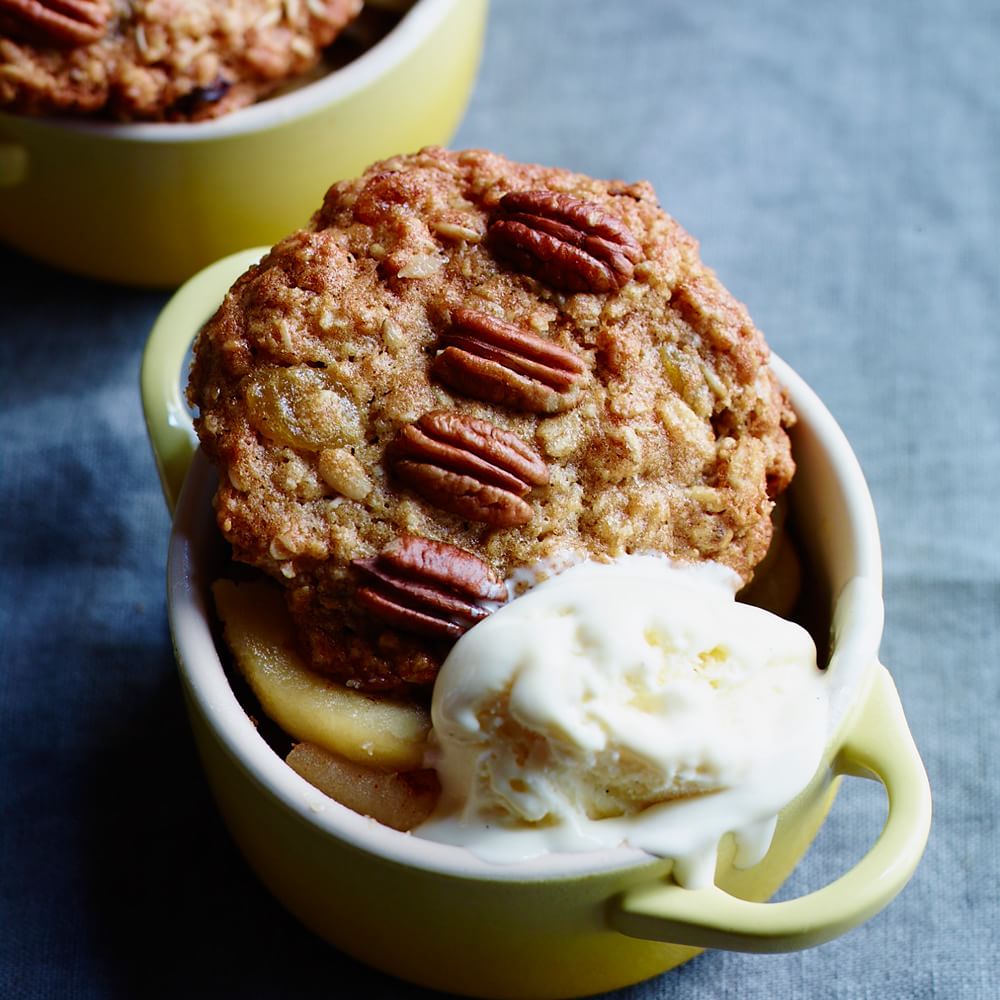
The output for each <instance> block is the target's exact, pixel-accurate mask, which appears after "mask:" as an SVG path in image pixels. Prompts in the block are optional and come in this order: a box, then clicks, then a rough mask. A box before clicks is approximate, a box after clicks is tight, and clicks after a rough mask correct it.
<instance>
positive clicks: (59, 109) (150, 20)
mask: <svg viewBox="0 0 1000 1000" xmlns="http://www.w3.org/2000/svg"><path fill="white" fill-rule="evenodd" d="M111 6H112V15H111V17H110V18H109V19H108V23H107V28H106V30H105V31H104V33H103V35H102V37H100V38H99V39H98V40H97V41H94V42H92V43H90V44H82V45H76V46H69V47H67V46H66V45H64V44H62V45H60V44H45V39H44V38H39V37H38V35H37V32H34V33H33V32H24V31H21V30H19V28H20V24H18V23H15V22H14V21H13V20H12V19H7V20H4V19H3V18H2V16H0V108H3V109H4V110H7V111H13V112H16V113H19V114H30V115H51V114H62V115H80V114H95V113H98V112H100V113H104V114H107V115H108V116H110V117H113V118H118V119H123V120H169V121H177V120H192V121H198V120H203V119H208V118H216V117H218V116H219V115H222V114H225V113H227V112H229V111H233V110H235V109H236V108H240V107H243V106H245V105H247V104H251V103H253V101H255V100H257V99H258V98H259V97H262V96H264V95H266V94H268V93H271V92H272V91H273V90H275V89H276V88H277V87H278V86H280V85H281V84H282V83H283V82H284V81H285V80H288V79H290V78H292V77H295V76H298V75H300V74H303V73H305V72H307V71H308V70H309V69H310V68H311V67H313V66H314V65H316V63H317V62H318V61H319V58H320V54H321V49H322V48H323V47H324V46H326V45H329V44H330V42H331V41H332V40H333V39H334V37H335V36H336V35H337V34H338V33H339V32H340V30H341V29H342V28H343V27H344V26H345V25H346V24H347V23H348V22H350V21H351V19H352V18H354V17H355V16H356V15H357V13H358V11H359V10H360V9H361V0H239V2H237V3H233V2H229V0H111ZM2 13H3V12H2V10H0V15H2Z"/></svg>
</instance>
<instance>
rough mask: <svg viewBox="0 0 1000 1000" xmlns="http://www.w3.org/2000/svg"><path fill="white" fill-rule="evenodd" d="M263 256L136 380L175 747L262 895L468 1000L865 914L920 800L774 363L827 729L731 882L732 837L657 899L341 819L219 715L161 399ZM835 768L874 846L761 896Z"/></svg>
mask: <svg viewBox="0 0 1000 1000" xmlns="http://www.w3.org/2000/svg"><path fill="white" fill-rule="evenodd" d="M261 253H262V251H260V250H257V251H249V252H247V253H244V254H238V255H235V256H233V257H231V258H229V259H227V260H223V261H220V262H219V263H218V264H216V265H214V266H213V267H211V268H209V269H208V270H207V271H205V272H204V273H202V274H200V275H199V276H198V277H196V278H195V279H194V280H193V281H191V282H190V283H189V284H188V285H186V286H185V287H184V288H182V289H181V290H180V291H179V292H178V293H177V295H176V296H175V297H174V299H173V300H172V301H171V302H170V304H169V305H168V306H167V308H166V309H165V310H164V312H163V313H162V315H161V317H160V319H159V320H158V322H157V324H156V326H155V328H154V330H153V333H152V335H151V337H150V341H149V345H148V347H147V350H146V356H145V359H144V364H143V373H142V379H143V397H144V405H145V409H146V419H147V424H148V427H149V432H150V437H151V440H152V442H153V449H154V452H155V453H156V457H157V462H158V465H159V468H160V473H161V477H162V481H163V485H164V490H165V493H166V496H167V500H168V503H169V504H170V505H171V506H173V505H174V503H175V501H176V515H175V520H174V530H173V535H172V539H171V545H170V554H169V581H168V594H169V608H170V624H171V630H172V634H173V637H174V643H175V647H176V652H177V661H178V665H179V668H180V674H181V678H182V682H183V687H184V691H185V695H186V698H187V704H188V708H189V712H190V716H191V722H192V725H193V728H194V734H195V738H196V740H197V743H198V747H199V750H200V753H201V757H202V760H203V762H204V766H205V770H206V773H207V775H208V779H209V782H210V784H211V787H212V789H213V791H214V794H215V797H216V799H217V801H218V804H219V808H220V809H221V811H222V814H223V816H224V817H225V819H226V822H227V824H228V826H229V828H230V830H231V832H232V835H233V838H234V839H235V841H236V842H237V844H238V845H239V847H240V849H241V850H242V852H243V853H244V855H245V856H246V858H247V860H248V861H249V862H250V864H251V866H252V867H253V868H254V870H255V871H256V872H257V873H258V875H259V876H260V878H261V879H262V881H263V882H264V883H265V884H266V885H267V886H268V888H269V889H270V890H271V892H273V893H274V895H275V896H276V897H277V898H278V899H279V900H280V901H281V902H282V903H283V904H284V905H285V906H286V907H287V908H288V909H289V910H290V911H291V912H292V913H294V914H295V915H296V916H297V917H298V918H299V919H300V920H301V921H302V922H303V923H304V924H305V925H306V926H307V927H309V928H310V929H312V930H313V931H315V932H316V933H317V934H319V935H321V936H322V937H324V938H326V939H327V940H328V941H331V942H332V943H334V944H335V945H337V947H339V948H341V949H343V950H344V951H346V952H349V953H350V954H352V955H354V956H356V957H357V958H359V959H361V960H362V961H365V962H368V963H369V964H371V965H373V966H376V967H378V968H380V969H383V970H384V971H387V972H390V973H393V974H395V975H397V976H401V977H403V978H405V979H409V980H412V981H414V982H417V983H421V984H423V985H425V986H429V987H432V988H435V989H440V990H446V991H449V992H454V993H463V994H468V995H472V996H485V997H535V998H540V997H569V996H583V995H586V994H590V993H595V992H599V991H602V990H609V989H614V988H617V987H621V986H624V985H627V984H629V983H633V982H637V981H639V980H641V979H644V978H647V977H649V976H652V975H655V974H657V973H660V972H663V971H664V970H666V969H669V968H672V967H673V966H676V965H679V964H680V963H681V962H684V961H686V960H687V959H688V958H691V957H692V956H693V955H695V954H697V952H698V951H699V950H701V949H703V948H706V947H712V948H716V947H718V948H729V949H737V950H744V951H755V952H769V951H788V950H794V949H799V948H806V947H810V946H812V945H817V944H820V943H822V942H824V941H827V940H830V939H831V938H833V937H835V936H837V935H838V934H842V933H844V932H845V931H847V930H849V929H850V928H852V927H854V926H856V925H858V924H859V923H861V922H862V921H864V920H866V919H868V918H869V917H871V916H872V915H873V914H874V913H876V912H878V911H879V910H880V909H881V908H882V907H884V906H885V905H886V904H887V903H888V902H889V901H890V900H891V899H892V898H893V897H894V896H895V895H896V893H898V892H899V891H900V889H901V888H902V887H903V886H904V885H905V883H906V882H907V880H908V879H909V877H910V875H911V874H912V872H913V870H914V868H915V867H916V865H917V862H918V861H919V859H920V856H921V854H922V852H923V849H924V845H925V843H926V839H927V834H928V830H929V825H930V814H931V802H930V791H929V788H928V785H927V778H926V775H925V773H924V769H923V766H922V764H921V762H920V757H919V755H918V753H917V750H916V748H915V747H914V745H913V741H912V738H911V737H910V733H909V730H908V729H907V726H906V721H905V719H904V717H903V712H902V709H901V707H900V703H899V698H898V695H897V694H896V690H895V687H894V686H893V682H892V680H891V678H890V676H889V674H888V672H887V671H886V670H885V668H884V667H882V666H881V665H880V664H879V662H878V659H877V655H878V645H879V640H880V636H881V632H882V601H881V553H880V549H879V540H878V529H877V526H876V521H875V513H874V510H873V508H872V504H871V498H870V496H869V493H868V489H867V487H866V485H865V482H864V479H863V477H862V474H861V470H860V468H859V466H858V463H857V460H856V459H855V457H854V455H853V453H852V452H851V450H850V447H849V446H848V444H847V441H846V439H845V438H844V436H843V433H842V432H841V431H840V429H839V427H838V426H837V424H836V423H835V422H834V420H833V418H832V417H831V416H830V414H829V412H828V411H827V410H826V409H825V407H824V406H823V404H822V403H821V402H820V401H819V399H818V398H817V397H816V396H815V395H814V394H813V392H812V391H811V390H810V389H809V388H808V386H806V385H805V383H803V382H802V380H801V379H800V378H799V377H798V376H797V375H796V374H795V373H794V372H793V371H792V370H791V369H789V368H788V367H787V366H786V365H784V364H783V363H782V362H781V361H780V360H779V359H777V358H775V359H774V361H773V364H774V368H775V371H776V373H777V375H778V377H779V378H780V380H781V381H782V383H783V384H784V386H785V387H786V389H787V390H788V392H789V394H790V396H791V400H792V403H793V405H794V407H795V409H796V412H797V413H798V415H799V424H798V426H797V427H796V429H795V431H794V441H793V445H794V448H795V455H796V459H797V462H798V472H797V475H796V478H795V481H794V483H793V487H792V493H791V506H792V510H793V511H794V516H795V519H796V523H797V525H798V528H799V532H800V534H801V535H802V536H803V538H804V539H805V543H806V544H807V546H808V548H809V557H810V562H811V564H812V566H813V567H814V572H813V575H812V576H811V577H810V582H809V586H810V587H812V588H814V591H815V592H816V593H819V594H822V595H829V598H828V603H829V611H830V618H831V620H832V623H833V627H832V639H831V650H832V653H831V657H830V660H829V665H828V671H829V676H830V680H831V694H832V710H833V714H834V718H835V724H834V725H833V726H832V729H831V737H830V740H829V743H828V745H827V748H826V754H825V758H824V762H823V765H822V766H821V767H820V769H819V770H818V771H817V773H816V775H815V777H814V779H813V781H812V783H811V784H810V785H809V787H808V788H807V789H806V790H805V791H804V792H803V793H802V794H801V795H800V796H799V797H798V798H797V799H796V800H795V801H794V802H792V803H791V804H790V805H789V806H788V807H787V808H786V809H785V810H784V811H783V812H782V814H781V816H780V818H779V822H778V828H777V831H776V834H775V837H774V841H773V843H772V846H771V849H770V851H769V852H768V854H767V856H766V857H765V859H764V860H763V861H762V862H761V863H760V864H759V865H757V866H755V867H753V868H751V869H746V870H738V869H736V868H735V867H734V866H733V864H732V857H733V845H732V843H731V838H727V839H726V840H724V841H723V842H722V845H721V847H720V855H719V863H718V868H717V873H716V886H715V887H713V888H711V889H703V890H688V889H682V888H680V887H679V886H677V885H676V884H675V883H674V882H673V881H672V880H671V878H670V870H671V862H670V860H669V859H657V858H652V857H650V856H649V855H646V854H643V853H641V852H638V851H634V850H630V849H626V848H619V849H617V850H613V851H603V852H594V853H589V854H588V853H582V854H553V855H549V856H547V857H544V858H541V859H536V860H534V861H532V862H527V863H523V864H516V865H509V866H498V865H491V864H488V863H486V862H483V861H481V860H478V859H477V858H475V857H473V856H472V855H470V854H468V852H466V851H464V850H462V849H459V848H455V847H450V846H446V845H443V844H437V843H432V842H429V841H424V840H421V839H420V838H418V837H413V836H410V835H406V834H400V833H396V832H395V831H393V830H390V829H388V828H386V827H382V826H380V825H379V824H377V823H375V822H374V821H373V820H369V819H366V818H364V817H362V816H359V815H357V814H355V813H352V812H351V811H349V810H347V809H345V808H344V807H342V806H340V805H338V804H337V803H336V802H334V801H332V800H330V799H328V798H326V797H325V796H324V795H322V794H321V793H320V792H318V791H317V790H316V789H314V788H313V787H312V786H310V785H309V784H307V783H306V782H305V781H304V780H303V779H301V778H300V777H299V776H298V775H297V774H295V773H294V772H293V771H292V770H291V769H290V768H289V767H287V766H286V765H285V763H284V762H283V761H282V760H281V759H280V758H279V757H278V756H277V755H276V754H275V753H274V752H273V751H272V750H271V749H270V747H268V745H267V744H266V743H265V742H264V740H263V739H262V738H261V737H260V735H259V734H258V732H257V730H256V729H255V727H254V726H253V724H252V723H251V722H250V720H249V718H248V717H247V715H246V713H245V711H244V710H243V708H242V707H241V706H240V704H239V703H238V701H237V699H236V697H235V695H234V694H233V692H232V690H231V688H230V686H229V683H228V681H227V679H226V675H225V672H224V670H223V667H222V663H221V661H220V657H219V653H218V650H217V649H216V647H215V645H214V639H213V634H212V629H211V612H210V606H211V605H210V598H209V596H208V587H209V585H210V583H211V580H212V578H213V576H214V574H215V569H216V567H217V563H215V562H213V560H214V559H217V558H218V553H219V540H218V536H217V532H216V529H215V525H214V521H213V517H212V513H211V495H212V491H213V488H214V482H213V473H212V470H211V469H210V467H209V465H208V462H207V461H206V460H205V458H204V457H203V456H202V455H201V454H200V453H197V454H195V452H194V438H193V435H192V431H191V424H190V419H189V417H188V414H187V412H186V410H185V408H184V406H183V402H182V399H181V395H180V392H179V389H178V379H179V377H180V376H181V375H182V372H181V369H182V366H183V363H184V356H185V352H186V350H187V348H188V346H189V344H190V342H191V339H192V337H193V336H194V334H195V332H196V331H197V329H198V328H199V326H200V325H201V324H202V323H203V322H204V320H205V319H207V318H208V316H209V315H210V314H211V313H212V312H213V311H214V309H215V307H216V305H217V304H218V302H219V301H220V299H221V297H222V295H223V294H224V292H225V290H226V289H227V288H228V286H229V285H230V283H231V282H232V281H233V280H234V279H235V278H236V276H237V275H238V274H240V273H242V271H243V270H245V268H246V267H247V266H248V265H249V264H250V263H251V262H253V261H254V260H256V259H258V258H259V257H260V255H261ZM192 455H194V461H193V463H192V462H191V459H192ZM189 464H190V465H191V468H190V473H189V474H188V475H187V478H186V481H185V482H184V486H183V489H181V482H182V480H184V476H185V473H186V472H187V470H188V465H189ZM178 492H180V496H179V498H178ZM213 554H214V555H213ZM842 775H855V776H861V777H866V778H873V779H875V780H878V781H880V782H881V783H882V784H883V785H884V786H885V788H886V792H887V796H888V802H889V807H888V818H887V820H886V823H885V827H884V829H883V831H882V833H881V835H880V837H879V838H878V841H877V842H876V843H875V844H874V846H873V847H872V848H871V849H870V850H869V851H868V853H867V854H866V855H865V856H864V857H863V858H862V860H861V861H859V862H858V864H857V865H855V867H854V868H852V869H851V870H850V871H849V872H847V873H846V874H843V875H840V873H837V872H832V873H831V878H832V879H833V881H831V882H830V884H828V885H827V886H825V887H824V888H822V889H820V890H818V891H816V892H813V893H810V894H809V895H807V896H804V897H802V898H799V899H795V900H790V901H787V902H781V903H766V902H763V901H764V900H767V899H768V898H770V896H771V895H773V893H774V892H775V891H776V890H777V888H778V887H779V886H780V885H781V883H782V882H783V881H784V880H785V878H787V876H788V875H789V873H790V872H791V871H792V869H793V868H794V866H795V864H796V863H797V861H798V860H799V858H800V857H801V856H802V854H803V853H804V852H805V850H806V848H807V847H808V845H809V843H810V842H811V841H812V839H813V837H814V836H815V834H816V832H817V830H818V829H819V827H820V825H821V824H822V822H823V819H824V818H825V816H826V813H827V810H828V809H829V808H830V806H831V804H832V802H833V798H834V795H835V792H836V787H837V783H838V781H839V778H840V776H842ZM838 875H840V877H839V878H838V877H836V876H838ZM387 942H391V946H389V945H387Z"/></svg>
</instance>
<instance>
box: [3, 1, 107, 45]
mask: <svg viewBox="0 0 1000 1000" xmlns="http://www.w3.org/2000/svg"><path fill="white" fill-rule="evenodd" d="M110 19H111V6H110V5H109V4H108V3H107V2H105V0H0V22H3V23H10V24H12V25H13V26H14V30H15V31H16V32H17V33H18V34H19V35H23V36H24V37H25V38H26V39H28V40H29V41H34V42H41V43H42V44H47V45H58V46H68V47H76V46H78V45H92V44H93V43H94V42H97V41H100V40H101V39H102V38H103V37H104V34H105V32H106V31H107V29H108V22H109V21H110Z"/></svg>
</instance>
